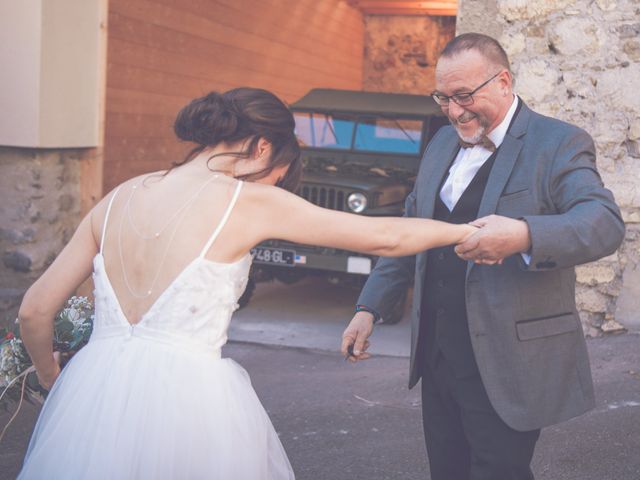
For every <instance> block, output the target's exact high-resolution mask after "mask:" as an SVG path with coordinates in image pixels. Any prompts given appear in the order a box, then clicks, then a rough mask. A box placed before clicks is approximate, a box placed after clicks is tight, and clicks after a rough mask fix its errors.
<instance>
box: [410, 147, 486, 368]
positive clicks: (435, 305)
mask: <svg viewBox="0 0 640 480" xmlns="http://www.w3.org/2000/svg"><path fill="white" fill-rule="evenodd" d="M495 157H496V154H495V153H494V154H493V155H491V156H490V157H489V158H488V159H487V161H486V162H485V163H484V164H483V165H482V167H480V169H479V170H478V172H477V173H476V175H475V177H474V178H473V180H472V181H471V183H470V184H469V186H468V187H467V189H466V190H465V191H464V193H463V194H462V196H461V197H460V199H459V200H458V202H457V203H456V205H455V207H454V208H453V211H451V212H450V211H449V209H448V208H447V206H446V205H445V204H444V203H443V202H442V200H441V199H440V190H441V189H442V184H443V183H444V180H445V179H446V178H447V176H446V174H445V177H444V179H443V180H442V181H441V182H440V188H438V190H437V192H436V202H435V210H434V215H433V218H434V219H436V220H443V221H445V222H449V223H456V224H460V223H468V222H471V221H473V220H475V219H476V218H477V216H478V209H479V208H480V201H481V200H482V195H483V194H484V190H485V188H486V186H487V180H488V178H489V173H490V172H491V167H492V166H493V163H494V161H495ZM466 270H467V262H466V261H464V260H461V259H460V258H459V257H458V256H457V255H456V253H455V251H454V246H449V247H441V248H434V249H431V250H429V252H428V253H427V269H426V274H425V282H424V289H423V297H422V314H421V318H420V322H421V325H420V337H421V338H420V342H419V345H420V347H419V348H420V349H421V350H422V352H420V354H421V355H422V357H423V358H424V357H426V359H425V360H426V361H427V362H429V363H430V364H431V365H434V362H435V360H436V358H437V356H438V353H441V354H442V356H443V357H444V358H445V359H446V361H447V362H448V363H449V364H450V365H451V367H452V368H453V371H454V374H455V375H456V376H457V377H461V376H465V375H468V374H471V373H474V372H475V371H476V370H477V367H476V362H475V357H474V354H473V349H472V347H471V339H470V337H469V325H468V322H467V312H466V301H465V276H466Z"/></svg>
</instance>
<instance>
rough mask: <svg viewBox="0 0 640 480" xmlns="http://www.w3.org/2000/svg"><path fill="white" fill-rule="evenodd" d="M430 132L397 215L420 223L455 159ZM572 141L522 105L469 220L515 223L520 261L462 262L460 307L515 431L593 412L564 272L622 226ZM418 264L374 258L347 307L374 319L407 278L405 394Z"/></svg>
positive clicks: (613, 241)
mask: <svg viewBox="0 0 640 480" xmlns="http://www.w3.org/2000/svg"><path fill="white" fill-rule="evenodd" d="M457 139H458V137H457V134H456V132H455V130H454V129H453V128H452V127H450V126H447V127H444V128H442V129H440V131H439V132H438V134H437V135H436V136H435V137H434V138H433V140H432V141H431V142H430V143H429V145H428V146H427V149H426V151H425V153H424V156H423V159H422V163H421V166H420V171H419V173H418V177H417V180H416V184H415V188H414V190H413V192H412V193H411V194H409V196H408V197H407V200H406V213H405V215H407V216H412V217H423V218H430V217H432V215H433V211H434V204H435V199H436V195H437V194H438V192H437V190H438V187H439V185H440V181H441V180H442V178H443V176H444V175H445V173H446V171H447V170H448V168H449V166H450V165H451V163H452V161H453V159H454V158H455V155H456V152H457V149H458V148H457ZM595 160H596V156H595V147H594V144H593V141H592V139H591V137H590V136H589V135H588V134H587V133H586V132H585V131H583V130H581V129H579V128H577V127H575V126H573V125H570V124H567V123H564V122H561V121H559V120H556V119H552V118H548V117H544V116H542V115H540V114H537V113H535V112H533V111H532V110H530V109H529V108H528V107H527V106H526V105H522V107H521V109H520V111H519V112H518V115H517V116H516V118H515V119H514V122H513V124H512V126H511V128H510V130H509V132H508V133H507V135H506V137H505V138H504V141H503V143H502V145H501V146H500V148H499V150H498V155H497V157H496V160H495V164H494V166H493V169H492V171H491V175H490V177H489V180H488V183H487V187H486V190H485V192H484V196H483V198H482V201H481V203H480V209H479V213H478V216H479V217H483V216H486V215H490V214H492V213H495V214H498V215H504V216H507V217H512V218H523V219H524V220H526V221H527V223H528V225H529V229H530V232H531V240H532V249H531V252H530V253H531V262H530V264H529V266H527V265H526V264H525V263H524V261H523V260H522V258H521V256H520V255H514V256H511V257H509V258H507V259H506V260H505V261H504V263H503V264H502V265H495V266H489V265H475V264H474V263H472V262H469V263H468V265H467V278H466V308H467V316H468V321H469V331H470V335H471V343H472V345H473V351H474V353H475V358H476V361H477V364H478V368H479V371H480V375H481V377H482V380H483V382H484V385H485V387H486V390H487V393H488V395H489V398H490V400H491V403H492V405H493V406H494V408H495V409H496V411H497V412H498V414H499V415H500V417H501V418H502V419H503V420H504V421H505V422H506V423H507V424H508V425H510V426H511V427H512V428H514V429H516V430H523V431H524V430H532V429H536V428H541V427H543V426H547V425H551V424H554V423H558V422H560V421H563V420H566V419H569V418H571V417H574V416H576V415H579V414H581V413H583V412H585V411H587V410H588V409H590V408H592V407H593V405H594V395H593V384H592V380H591V371H590V368H589V359H588V355H587V349H586V343H585V340H584V335H583V332H582V327H581V323H580V318H579V316H578V312H577V310H576V305H575V272H574V266H575V265H578V264H581V263H586V262H590V261H592V260H596V259H598V258H600V257H603V256H606V255H609V254H611V253H613V252H614V251H615V250H616V249H617V248H618V246H619V245H620V243H621V242H622V240H623V237H624V222H623V221H622V218H621V216H620V211H619V209H618V207H617V206H616V204H615V201H614V199H613V195H612V194H611V192H610V191H609V190H607V189H606V188H604V186H603V184H602V180H601V179H600V175H599V174H598V171H597V169H596V161H595ZM426 268H429V266H428V265H427V254H426V252H425V253H420V254H418V255H416V256H411V257H401V258H381V259H380V260H379V261H378V263H377V265H376V267H375V269H374V270H373V272H372V273H371V275H370V277H369V279H368V281H367V283H366V285H365V287H364V289H363V291H362V293H361V295H360V298H359V300H358V303H359V304H362V305H366V306H369V307H371V308H373V309H375V310H376V311H378V312H379V313H380V314H381V316H382V317H383V318H384V316H385V314H387V313H388V308H390V307H391V306H392V305H394V303H395V302H394V300H395V299H396V298H398V296H399V295H400V294H401V293H402V292H404V291H405V290H406V288H408V286H409V284H410V282H411V280H412V279H414V284H415V288H414V298H413V306H412V310H411V326H412V328H411V370H410V379H409V387H410V388H411V387H413V386H414V385H415V384H416V383H417V381H418V380H419V370H418V365H416V347H417V342H418V335H419V328H420V314H421V312H420V307H421V298H422V294H423V280H424V277H425V269H426Z"/></svg>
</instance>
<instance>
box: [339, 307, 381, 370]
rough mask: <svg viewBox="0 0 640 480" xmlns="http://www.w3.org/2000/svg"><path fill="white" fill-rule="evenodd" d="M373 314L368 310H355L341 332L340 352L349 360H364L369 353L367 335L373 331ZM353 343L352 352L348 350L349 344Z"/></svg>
mask: <svg viewBox="0 0 640 480" xmlns="http://www.w3.org/2000/svg"><path fill="white" fill-rule="evenodd" d="M373 320H374V318H373V315H372V314H371V313H369V312H357V313H356V314H355V315H354V316H353V318H352V319H351V322H350V323H349V326H348V327H347V328H346V329H345V331H344V333H343V334H342V348H341V351H342V354H343V355H344V356H345V358H346V359H347V360H349V361H350V362H357V361H358V360H366V359H367V358H369V357H370V356H371V355H370V354H369V353H367V351H366V350H367V348H369V341H368V340H367V339H368V338H369V335H371V332H373ZM351 345H353V354H350V352H349V346H351Z"/></svg>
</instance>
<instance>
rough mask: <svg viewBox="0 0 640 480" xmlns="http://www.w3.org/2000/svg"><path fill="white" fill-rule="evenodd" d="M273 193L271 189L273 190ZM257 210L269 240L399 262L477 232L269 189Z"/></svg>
mask: <svg viewBox="0 0 640 480" xmlns="http://www.w3.org/2000/svg"><path fill="white" fill-rule="evenodd" d="M267 188H269V187H267ZM262 196H263V199H262V201H261V202H260V205H259V206H257V208H259V209H261V217H260V218H262V220H261V223H262V225H263V226H264V230H265V232H264V235H265V239H266V238H278V239H282V240H289V241H292V242H296V243H303V244H312V245H320V246H327V247H334V248H341V249H345V250H354V251H358V252H363V253H369V254H373V255H379V256H386V257H395V256H405V255H413V254H416V253H418V252H422V251H424V250H428V249H430V248H435V247H441V246H445V245H450V244H456V243H459V242H461V241H462V240H463V239H465V238H466V237H467V236H468V235H470V234H472V233H473V232H474V231H476V227H472V226H470V225H466V224H463V225H455V224H450V223H446V222H440V221H437V220H430V219H422V218H400V217H368V216H364V215H356V214H351V213H345V212H339V211H335V210H329V209H325V208H320V207H318V206H316V205H313V204H312V203H309V202H307V201H306V200H304V199H302V198H300V197H298V196H296V195H293V194H291V193H288V192H286V191H284V190H281V189H275V188H269V192H268V194H265V195H262Z"/></svg>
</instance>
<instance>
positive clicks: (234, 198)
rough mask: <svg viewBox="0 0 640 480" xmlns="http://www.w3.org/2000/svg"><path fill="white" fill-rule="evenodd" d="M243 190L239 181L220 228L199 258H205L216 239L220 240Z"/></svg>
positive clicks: (217, 228)
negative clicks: (221, 233)
mask: <svg viewBox="0 0 640 480" xmlns="http://www.w3.org/2000/svg"><path fill="white" fill-rule="evenodd" d="M241 188H242V181H241V180H238V186H237V187H236V190H235V192H233V197H232V198H231V202H229V206H228V207H227V209H226V210H225V212H224V215H223V216H222V219H221V220H220V223H219V224H218V226H217V227H216V229H215V230H214V232H213V234H211V237H210V238H209V241H208V242H207V244H206V245H205V246H204V248H203V249H202V252H200V255H199V258H202V257H204V255H205V254H206V253H207V252H208V251H209V249H210V248H211V245H213V242H215V240H216V238H218V235H220V232H221V231H222V229H223V228H224V226H225V225H226V223H227V220H229V216H230V215H231V211H232V210H233V207H234V206H235V204H236V201H237V200H238V196H239V195H240V189H241Z"/></svg>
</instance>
